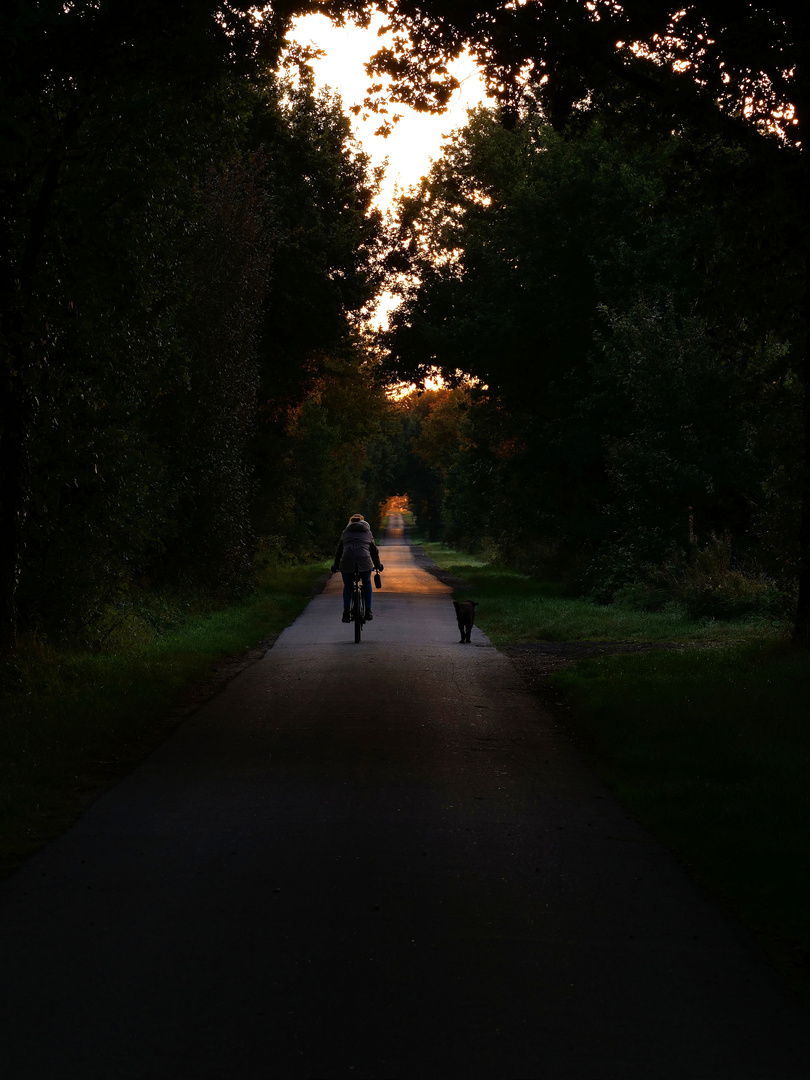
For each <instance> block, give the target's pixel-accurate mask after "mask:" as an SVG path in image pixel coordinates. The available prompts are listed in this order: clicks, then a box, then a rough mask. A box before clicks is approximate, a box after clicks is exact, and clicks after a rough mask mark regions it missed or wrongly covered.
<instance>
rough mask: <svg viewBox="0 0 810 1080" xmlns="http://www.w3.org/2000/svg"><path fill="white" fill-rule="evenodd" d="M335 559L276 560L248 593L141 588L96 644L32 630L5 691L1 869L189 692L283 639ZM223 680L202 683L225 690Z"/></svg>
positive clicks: (157, 727)
mask: <svg viewBox="0 0 810 1080" xmlns="http://www.w3.org/2000/svg"><path fill="white" fill-rule="evenodd" d="M326 569H327V563H325V562H324V563H308V564H298V565H294V564H286V565H285V564H283V563H279V564H277V565H275V566H265V567H264V568H263V569H262V571H261V574H260V577H259V582H258V588H257V591H256V592H255V594H253V595H251V596H250V597H248V598H247V599H245V600H243V601H242V602H241V603H237V604H232V605H228V606H226V607H222V606H220V607H218V608H216V607H212V604H211V600H210V598H205V597H203V596H201V595H200V594H196V595H191V594H185V595H180V594H177V595H174V596H171V595H168V594H166V595H163V596H162V597H161V598H160V599H158V598H156V597H155V595H154V594H143V595H142V596H141V597H140V602H137V601H136V600H133V599H132V597H131V596H130V597H129V598H128V600H127V602H126V604H123V605H121V606H119V607H117V608H111V609H109V610H108V611H107V612H106V615H105V618H104V620H102V621H101V622H100V623H99V624H97V626H96V627H95V629H96V631H97V633H96V635H95V638H94V643H93V645H92V646H91V645H88V644H87V643H86V642H85V643H83V644H78V643H75V642H74V643H73V644H72V645H68V644H62V645H60V646H55V645H49V644H46V643H45V642H43V640H41V639H38V638H37V637H35V636H34V635H29V636H27V637H25V638H23V639H21V641H20V649H19V652H18V663H17V666H16V668H15V670H14V671H13V677H9V678H8V679H7V681H6V683H5V685H4V687H3V688H2V691H0V712H2V723H0V873H2V872H4V871H6V872H7V871H10V870H12V869H13V868H14V867H15V866H16V865H17V864H18V863H19V862H20V861H21V860H22V859H23V858H25V856H27V855H29V854H30V853H31V852H32V851H35V850H36V849H37V848H38V847H40V846H41V845H42V844H43V843H44V842H45V841H46V840H48V839H50V838H51V837H52V836H55V835H57V834H58V833H59V832H61V831H63V830H64V829H65V828H66V827H67V826H68V825H70V824H71V823H72V821H73V820H75V818H76V817H77V816H78V814H79V813H80V812H81V810H82V809H83V808H84V807H85V806H87V804H88V802H89V801H91V800H92V798H94V797H95V796H96V795H97V794H98V793H99V792H100V791H101V790H103V789H104V788H106V787H108V786H109V785H110V784H111V783H113V782H114V781H115V780H116V779H117V778H119V777H120V776H122V775H124V774H125V773H126V772H128V771H129V770H130V769H131V768H132V767H133V766H134V765H136V764H137V763H138V762H139V761H141V760H142V759H143V758H144V757H145V755H146V754H147V753H148V752H149V751H150V750H151V749H153V748H154V747H155V746H156V745H157V744H158V743H160V742H161V741H162V740H163V739H164V738H165V737H166V736H167V735H168V734H169V733H170V732H171V731H172V730H173V729H174V728H175V727H176V726H177V724H178V723H179V722H180V720H181V719H182V717H183V716H184V715H186V714H187V711H188V708H189V707H193V704H194V702H193V701H192V702H191V703H190V704H187V705H186V708H185V709H184V708H178V700H179V699H180V698H181V697H182V695H183V693H184V692H185V691H187V690H188V689H189V688H190V687H193V686H194V685H195V684H196V683H199V682H200V680H205V679H206V678H207V677H210V676H211V675H212V673H213V674H216V672H217V669H218V667H219V665H220V664H221V663H222V662H223V660H224V659H225V658H228V657H236V658H241V657H243V656H244V655H245V653H246V652H247V651H248V650H250V649H252V648H253V647H255V646H257V645H258V644H260V643H262V642H268V643H269V642H271V641H272V639H273V638H274V637H275V636H276V635H277V634H278V633H279V632H280V631H281V630H283V628H284V627H285V626H288V625H289V624H290V623H291V622H292V621H293V619H295V617H296V616H297V615H298V614H299V613H300V612H301V611H302V610H303V608H304V607H305V606H306V604H307V603H308V601H309V599H310V598H311V596H312V592H313V589H314V588H315V587H316V583H317V580H318V578H319V576H320V575H321V574H323V573H324V572H325V571H326ZM216 685H217V682H216V680H215V681H214V683H213V684H211V685H210V686H208V688H207V691H206V692H204V693H203V694H202V697H201V700H204V699H205V697H206V696H208V694H210V693H213V692H215V689H216Z"/></svg>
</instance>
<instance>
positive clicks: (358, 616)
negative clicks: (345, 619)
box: [352, 589, 365, 645]
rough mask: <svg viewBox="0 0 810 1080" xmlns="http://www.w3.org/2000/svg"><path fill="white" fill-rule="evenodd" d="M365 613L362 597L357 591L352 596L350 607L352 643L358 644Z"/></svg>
mask: <svg viewBox="0 0 810 1080" xmlns="http://www.w3.org/2000/svg"><path fill="white" fill-rule="evenodd" d="M364 615H365V611H364V610H363V595H362V593H361V592H360V590H359V589H358V590H357V591H356V592H355V594H354V604H353V605H352V618H353V621H354V643H355V645H359V644H360V632H361V630H362V629H363V616H364Z"/></svg>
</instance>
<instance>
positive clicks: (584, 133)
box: [388, 107, 801, 614]
mask: <svg viewBox="0 0 810 1080" xmlns="http://www.w3.org/2000/svg"><path fill="white" fill-rule="evenodd" d="M629 129H630V125H629V123H628V122H627V121H626V120H625V121H624V123H623V125H622V130H621V133H619V132H618V131H617V130H616V129H615V126H613V122H612V118H611V117H610V115H607V116H602V117H600V116H599V115H598V114H597V115H595V116H591V118H590V122H589V123H587V124H586V123H585V122H584V121H581V122H580V124H579V126H578V128H577V129H575V130H573V131H569V133H568V135H567V137H563V136H561V135H559V134H557V133H556V132H555V131H554V130H553V129H552V128H551V127H550V126H549V125H548V124H547V123H546V122H545V120H544V117H543V114H542V112H541V111H540V110H539V109H538V108H536V107H534V108H530V109H529V108H527V109H526V110H525V111H524V113H523V115H522V117H521V119H520V121H519V122H518V123H517V124H515V125H512V126H510V128H508V129H507V128H505V127H504V126H503V125H502V124H501V123H500V117H499V116H498V115H497V114H496V113H493V112H491V111H487V110H481V111H479V112H478V113H477V114H475V115H473V116H472V118H471V121H470V124H469V126H468V127H467V128H465V129H463V130H462V131H460V132H457V133H456V134H455V135H454V137H453V138H452V139H451V140H450V142H449V143H448V146H447V148H446V151H445V154H444V157H443V159H442V160H441V161H440V162H438V163H437V164H436V166H435V167H434V169H433V172H432V174H431V176H430V178H429V179H428V180H427V181H426V182H425V183H424V184H423V186H422V188H421V190H420V191H419V192H418V194H416V195H414V196H413V197H411V198H410V199H408V200H407V201H406V203H405V205H404V207H403V225H402V235H401V243H400V257H401V259H402V262H401V263H400V266H401V267H402V268H404V267H406V266H407V267H408V268H409V269H410V271H411V273H410V275H409V276H407V277H404V278H403V279H402V281H401V283H400V291H401V293H402V295H403V304H402V306H401V308H400V309H399V310H398V312H397V313H396V315H395V318H394V321H393V324H392V328H391V331H390V333H389V335H388V344H389V347H390V349H391V360H390V363H391V364H392V366H393V368H394V370H395V372H396V374H397V375H398V376H399V377H400V378H402V379H404V380H411V379H413V380H417V381H418V380H423V379H424V378H425V377H426V376H427V375H429V374H430V373H431V372H436V371H438V372H439V373H441V375H442V376H443V377H444V379H445V380H447V381H449V382H451V383H452V382H453V381H456V382H458V381H459V379H461V385H460V386H458V387H457V388H456V389H452V388H448V389H446V390H444V391H440V392H434V393H433V394H427V395H425V396H424V398H423V400H422V402H421V403H420V404H416V403H414V405H413V409H416V410H417V412H418V414H420V416H421V423H420V425H419V433H418V435H417V437H416V440H415V442H414V446H415V449H416V452H417V454H418V456H419V458H420V459H421V461H422V462H423V463H426V464H427V465H428V466H429V467H430V469H431V472H432V477H433V485H432V487H431V485H430V484H426V483H424V482H423V483H422V488H421V493H422V501H423V505H422V507H421V510H422V514H423V515H424V516H425V520H426V524H427V525H428V527H429V528H433V529H434V530H435V529H436V528H438V529H440V530H442V531H443V533H444V535H445V536H446V537H447V538H448V539H451V540H453V541H454V542H456V543H466V544H471V543H472V544H477V545H478V546H479V547H481V546H483V547H486V546H492V547H496V548H497V549H498V550H499V551H500V552H501V555H502V557H505V558H508V559H510V560H512V561H513V562H517V563H518V564H522V565H529V566H531V565H538V563H541V562H543V561H546V560H553V561H555V562H557V563H558V564H560V563H562V564H563V565H566V566H567V567H568V568H569V570H570V571H571V572H572V573H573V575H574V577H575V578H576V579H577V581H578V582H579V584H580V586H581V587H584V588H587V589H588V590H589V591H591V592H592V593H593V594H594V595H597V596H599V597H600V598H604V599H610V598H611V597H612V596H613V595H614V594H615V593H616V591H617V590H619V589H622V588H623V587H625V586H627V585H628V584H629V583H630V582H633V581H636V580H638V579H639V578H642V579H645V580H649V579H650V578H651V575H652V576H653V577H655V578H656V580H657V581H658V582H659V585H661V587H660V588H658V589H653V588H652V587H650V590H649V596H650V597H653V596H654V597H655V598H656V600H655V601H654V602H658V598H659V597H660V596H662V595H664V594H665V592H666V590H665V589H664V588H663V585H662V574H663V568H665V567H666V572H667V573H668V574H669V575H670V576H672V574H673V573H674V572H675V568H676V567H677V564H678V563H679V562H680V563H684V564H685V563H686V562H688V561H690V560H691V561H692V562H694V561H695V558H694V557H695V555H696V546H697V547H698V548H699V547H700V545H701V544H702V545H703V546H704V547H705V546H706V544H707V543H708V544H709V546H710V547H712V548H713V550H714V551H715V555H716V557H717V558H721V554H720V549H721V548H723V549H724V550H725V549H728V548H729V547H731V550H732V551H733V553H734V555H736V557H737V564H738V566H739V565H742V564H745V565H747V567H748V568H749V570H751V569H753V568H754V566H755V565H756V567H757V568H758V569H759V571H760V574H759V578H758V580H759V585H757V586H755V585H753V584H752V585H751V587H750V589H749V590H748V592H749V593H750V594H751V596H753V595H754V594H756V603H757V604H760V605H763V604H764V605H765V606H770V607H771V608H772V607H774V606H775V605H776V604H777V600H776V596H777V590H776V589H775V588H766V587H765V586H764V585H763V573H764V576H765V577H767V578H771V579H774V580H778V581H779V582H780V584H781V585H782V587H783V589H784V591H785V592H786V593H788V594H789V593H790V592H791V591H792V590H793V589H794V588H795V574H796V563H797V556H798V551H797V547H798V543H797V536H798V518H799V503H800V445H801V439H800V400H801V399H800V396H799V392H798V390H799V384H798V380H797V372H796V358H797V355H800V349H799V346H800V345H801V341H798V342H797V341H796V334H797V330H796V319H795V318H794V316H793V309H794V306H795V304H796V302H797V293H798V294H799V295H800V284H799V283H800V279H801V261H800V258H799V257H798V255H797V253H796V251H795V248H794V247H793V244H792V234H791V232H790V212H789V206H788V205H787V200H788V199H789V195H787V194H786V193H785V191H784V189H783V187H782V186H781V185H780V183H779V182H778V176H776V177H775V176H774V173H773V169H772V163H770V162H768V161H758V160H755V159H754V158H753V157H752V154H751V153H750V152H749V151H747V150H746V149H745V148H743V147H741V146H740V145H738V144H734V143H732V142H730V141H728V140H726V141H718V140H707V139H705V138H703V137H702V136H701V135H700V133H695V132H693V131H689V130H688V129H686V128H684V129H682V130H681V131H679V132H665V133H660V132H658V131H657V130H655V129H654V128H648V129H644V128H643V127H641V126H640V125H636V127H635V130H633V131H630V130H629ZM768 165H770V166H771V172H770V174H769V176H770V180H769V187H768V189H767V190H763V187H762V185H761V184H759V185H757V184H755V183H754V182H753V181H752V180H751V179H750V177H749V179H748V181H747V182H746V177H747V176H749V174H750V173H751V172H754V174H755V175H756V176H760V175H761V172H762V170H763V169H764V168H765V167H766V166H768ZM752 199H754V200H755V201H753V202H752ZM765 237H767V242H766V243H763V238H765ZM766 260H767V263H768V266H769V280H768V281H767V283H763V282H762V281H761V270H760V269H759V268H760V267H761V266H762V263H763V262H765V261H766ZM751 273H753V274H755V275H756V277H757V280H756V281H755V282H750V281H746V280H745V279H744V276H745V275H746V274H751ZM766 292H772V293H773V294H774V295H775V296H778V298H779V299H778V302H776V301H774V302H773V303H769V304H768V306H767V307H765V306H763V305H762V304H761V303H760V304H759V305H755V304H754V303H753V302H752V301H753V299H754V297H755V296H756V294H757V293H758V294H759V296H760V298H762V297H763V295H764V294H765V293H766ZM465 383H466V385H465ZM777 523H778V526H777ZM775 526H777V527H775ZM722 558H726V557H725V555H723V556H722ZM732 561H733V556H732V559H729V558H726V563H727V564H728V566H727V569H730V567H731V563H732ZM664 576H665V575H664ZM754 577H755V578H756V577H757V575H756V574H754ZM738 584H739V582H737V584H736V585H735V586H734V587H735V588H737V587H738ZM748 602H752V601H751V598H750V597H749V600H748V601H744V602H743V601H741V604H739V605H737V609H735V610H738V609H739V608H740V607H742V608H745V606H746V603H748ZM732 607H733V605H732ZM715 608H716V610H715V611H714V614H721V613H722V612H721V608H722V604H721V602H720V601H719V600H718V604H717V605H715ZM709 613H711V612H709Z"/></svg>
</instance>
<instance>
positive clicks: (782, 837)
mask: <svg viewBox="0 0 810 1080" xmlns="http://www.w3.org/2000/svg"><path fill="white" fill-rule="evenodd" d="M551 681H552V683H553V684H554V685H556V686H557V687H558V688H561V689H562V690H563V691H564V692H565V694H566V697H567V700H568V701H569V703H570V704H571V706H572V708H573V713H574V723H575V726H576V728H577V730H578V731H579V732H580V733H581V734H582V735H583V737H584V742H585V746H586V748H587V752H588V755H589V757H590V758H591V761H592V764H593V765H594V766H595V768H596V769H597V771H598V772H599V773H600V774H601V775H602V776H603V777H604V778H605V780H606V781H607V782H608V783H609V784H610V785H611V787H612V788H613V789H614V790H615V792H616V794H617V795H618V797H619V798H620V799H621V801H622V802H623V803H624V804H625V805H626V806H627V807H628V808H629V809H630V811H631V812H632V813H633V814H634V815H635V816H636V817H637V818H638V819H639V820H640V821H642V822H644V824H645V825H647V826H648V827H649V828H650V829H651V830H652V831H653V832H655V833H656V835H657V836H659V837H660V838H661V839H662V840H664V841H665V842H666V843H667V844H668V845H669V846H670V847H671V848H672V850H673V851H675V852H676V853H677V854H678V856H679V857H680V858H681V859H682V861H683V862H684V863H685V865H686V866H687V868H688V869H689V870H690V872H691V873H692V874H693V875H694V876H695V877H696V878H697V880H699V881H700V882H701V883H702V884H704V885H705V886H707V887H708V888H709V889H710V890H712V891H713V892H715V894H717V895H718V896H719V897H721V899H722V900H723V901H724V902H725V904H726V905H727V907H728V908H729V909H730V910H731V911H732V912H733V913H734V914H735V915H736V916H737V917H739V918H740V919H742V921H743V922H745V923H746V924H747V925H748V927H749V928H750V929H752V930H753V931H754V932H755V933H756V934H757V935H758V937H759V938H760V940H761V942H762V944H763V945H764V946H765V948H766V949H767V950H768V952H769V953H770V955H771V956H772V958H773V959H774V961H775V963H776V964H777V966H778V967H779V968H780V969H781V970H782V972H783V974H784V975H785V976H786V977H787V978H788V980H789V981H790V982H791V984H792V985H793V986H794V987H795V988H796V989H797V990H799V991H800V992H801V993H803V994H804V995H805V996H806V997H807V998H808V999H810V845H808V842H807V837H808V835H810V786H808V783H807V775H808V771H810V724H808V710H807V702H808V700H810V658H808V656H807V654H806V653H804V652H801V651H797V650H794V649H792V648H791V647H790V646H788V645H773V644H771V643H760V644H757V645H745V646H737V647H733V648H716V649H705V650H687V651H684V652H666V653H664V652H654V653H649V654H646V655H634V656H613V657H603V658H600V659H598V660H584V661H581V662H579V663H577V664H576V665H575V666H573V667H572V668H569V669H567V670H565V671H562V672H559V673H557V674H556V675H553V676H551Z"/></svg>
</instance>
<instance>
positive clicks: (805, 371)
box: [793, 260, 810, 649]
mask: <svg viewBox="0 0 810 1080" xmlns="http://www.w3.org/2000/svg"><path fill="white" fill-rule="evenodd" d="M804 288H805V295H804V325H805V339H804V343H803V348H804V355H803V357H802V441H803V447H802V509H801V522H800V525H799V600H798V603H797V605H796V622H795V624H794V627H793V641H794V642H795V644H797V645H801V646H802V648H805V649H810V260H808V265H807V267H806V268H805V286H804Z"/></svg>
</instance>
